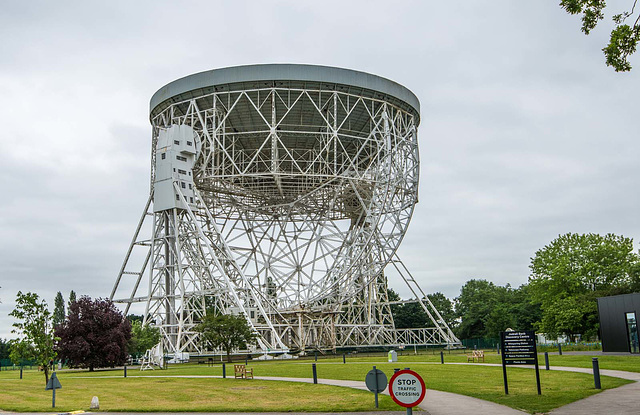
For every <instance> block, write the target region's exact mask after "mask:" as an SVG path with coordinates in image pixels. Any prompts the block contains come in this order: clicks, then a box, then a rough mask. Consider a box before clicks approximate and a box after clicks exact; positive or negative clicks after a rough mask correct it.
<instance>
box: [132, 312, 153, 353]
mask: <svg viewBox="0 0 640 415" xmlns="http://www.w3.org/2000/svg"><path fill="white" fill-rule="evenodd" d="M128 317H129V316H127V318H128ZM158 343H160V329H158V328H157V327H154V326H152V325H150V324H147V325H145V326H143V325H142V321H141V320H134V321H133V323H131V340H129V346H128V350H129V354H131V355H134V356H136V357H140V356H142V355H143V354H144V352H146V351H147V350H148V349H151V348H152V347H153V346H155V345H156V344H158Z"/></svg>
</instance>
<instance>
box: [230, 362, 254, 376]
mask: <svg viewBox="0 0 640 415" xmlns="http://www.w3.org/2000/svg"><path fill="white" fill-rule="evenodd" d="M233 371H234V376H235V378H236V379H253V368H251V369H247V367H246V366H245V365H233Z"/></svg>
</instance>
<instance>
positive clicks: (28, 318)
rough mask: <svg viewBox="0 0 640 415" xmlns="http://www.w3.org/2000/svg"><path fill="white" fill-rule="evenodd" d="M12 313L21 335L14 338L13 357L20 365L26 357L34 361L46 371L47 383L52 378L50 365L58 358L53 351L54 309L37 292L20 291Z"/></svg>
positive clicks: (17, 333) (11, 354) (15, 327)
mask: <svg viewBox="0 0 640 415" xmlns="http://www.w3.org/2000/svg"><path fill="white" fill-rule="evenodd" d="M9 315H10V316H11V317H13V318H15V319H18V320H19V321H17V322H15V323H13V327H14V329H13V330H12V331H11V332H12V333H15V334H16V335H17V336H18V338H17V339H14V340H11V342H10V343H11V353H10V356H11V360H13V362H14V363H16V364H20V363H21V362H22V361H23V360H34V361H35V363H36V364H37V365H39V366H41V367H42V369H43V371H44V378H45V382H48V381H49V366H50V365H51V362H52V361H53V360H54V359H55V358H56V352H55V350H54V337H53V327H52V325H51V312H50V311H49V309H48V308H47V303H46V302H45V301H44V300H41V299H40V298H39V297H38V294H35V293H30V292H28V293H24V294H23V293H22V292H21V291H18V294H17V298H16V308H15V309H14V310H13V311H12V312H11V313H9Z"/></svg>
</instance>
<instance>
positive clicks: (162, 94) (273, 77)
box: [149, 63, 420, 126]
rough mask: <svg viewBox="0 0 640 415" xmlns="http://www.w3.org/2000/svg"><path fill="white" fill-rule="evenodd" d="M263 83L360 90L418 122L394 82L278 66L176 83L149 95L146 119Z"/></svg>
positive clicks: (410, 100) (215, 72) (411, 99)
mask: <svg viewBox="0 0 640 415" xmlns="http://www.w3.org/2000/svg"><path fill="white" fill-rule="evenodd" d="M265 81H293V82H316V83H322V84H333V85H344V86H347V87H355V88H361V89H363V90H368V91H371V92H373V94H372V96H373V97H375V98H381V99H385V98H387V97H392V98H395V99H396V100H399V101H401V102H403V103H405V104H406V105H408V106H409V107H410V108H411V109H412V110H413V112H415V115H416V117H417V118H418V122H417V123H416V126H417V125H418V123H419V117H420V101H419V100H418V98H417V97H416V95H415V94H414V93H413V92H411V91H410V90H409V89H408V88H406V87H404V86H403V85H401V84H399V83H397V82H395V81H392V80H390V79H387V78H383V77H381V76H378V75H373V74H370V73H367V72H362V71H356V70H353V69H345V68H338V67H333V66H322V65H308V64H278V63H276V64H258V65H242V66H231V67H225V68H218V69H212V70H208V71H203V72H198V73H195V74H192V75H187V76H185V77H183V78H179V79H176V80H175V81H172V82H169V83H168V84H166V85H165V86H163V87H162V88H160V89H158V90H157V91H156V93H155V94H153V96H152V97H151V101H150V103H149V115H150V117H151V118H153V117H154V116H155V115H157V113H159V112H161V111H162V110H164V109H165V108H166V107H168V106H169V105H171V104H172V103H174V102H178V101H183V100H185V99H190V98H193V97H197V96H201V95H206V94H207V92H204V90H205V89H208V90H211V92H213V90H215V89H216V87H221V86H224V85H231V84H242V83H247V82H265ZM376 94H377V95H382V96H376Z"/></svg>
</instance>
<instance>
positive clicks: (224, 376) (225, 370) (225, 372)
mask: <svg viewBox="0 0 640 415" xmlns="http://www.w3.org/2000/svg"><path fill="white" fill-rule="evenodd" d="M226 378H227V365H225V364H224V363H223V364H222V379H226Z"/></svg>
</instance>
